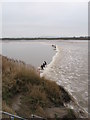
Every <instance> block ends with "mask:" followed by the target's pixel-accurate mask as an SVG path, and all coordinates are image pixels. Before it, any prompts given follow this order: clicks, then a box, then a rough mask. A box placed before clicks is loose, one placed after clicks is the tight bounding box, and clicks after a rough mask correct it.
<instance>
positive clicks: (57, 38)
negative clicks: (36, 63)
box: [0, 36, 90, 40]
mask: <svg viewBox="0 0 90 120" xmlns="http://www.w3.org/2000/svg"><path fill="white" fill-rule="evenodd" d="M0 40H90V36H89V37H55V38H53V37H51V38H48V37H45V38H44V37H43V38H42V37H34V38H0Z"/></svg>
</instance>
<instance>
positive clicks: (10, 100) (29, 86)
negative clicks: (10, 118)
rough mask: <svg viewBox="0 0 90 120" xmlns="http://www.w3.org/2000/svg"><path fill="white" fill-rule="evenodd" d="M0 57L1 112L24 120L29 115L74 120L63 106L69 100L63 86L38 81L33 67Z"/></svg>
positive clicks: (46, 80)
mask: <svg viewBox="0 0 90 120" xmlns="http://www.w3.org/2000/svg"><path fill="white" fill-rule="evenodd" d="M0 57H1V58H2V99H3V102H2V103H3V107H2V108H3V111H6V112H9V113H12V114H16V115H19V116H22V117H25V118H29V117H30V116H31V114H35V115H38V116H41V117H44V118H50V117H54V118H55V117H56V118H58V117H62V118H63V119H64V118H76V114H75V112H74V111H73V110H71V109H69V108H66V107H65V106H64V103H68V102H70V101H71V97H70V96H69V95H68V93H67V92H66V91H65V90H64V89H63V87H61V86H59V85H57V84H56V83H55V82H54V81H50V80H48V79H45V78H44V77H42V78H41V77H40V76H39V75H38V73H37V71H36V69H35V68H34V67H32V66H27V65H26V64H25V63H22V62H18V61H17V62H16V61H15V60H11V59H9V58H7V57H4V56H0ZM3 117H4V116H3Z"/></svg>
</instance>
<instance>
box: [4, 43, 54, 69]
mask: <svg viewBox="0 0 90 120" xmlns="http://www.w3.org/2000/svg"><path fill="white" fill-rule="evenodd" d="M55 53H56V52H55V51H54V50H53V49H52V47H51V45H49V44H46V43H45V42H42V41H18V42H17V41H7V42H6V41H4V42H3V43H2V54H3V55H5V56H8V57H10V58H14V59H18V60H22V61H24V62H26V63H27V64H31V65H33V66H35V67H38V66H40V65H41V64H42V63H43V61H44V60H45V61H47V63H48V64H49V63H50V62H51V60H52V56H53V55H55Z"/></svg>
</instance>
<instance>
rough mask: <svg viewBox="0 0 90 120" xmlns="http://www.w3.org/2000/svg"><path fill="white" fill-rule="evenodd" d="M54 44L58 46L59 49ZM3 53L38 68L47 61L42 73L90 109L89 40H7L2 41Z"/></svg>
mask: <svg viewBox="0 0 90 120" xmlns="http://www.w3.org/2000/svg"><path fill="white" fill-rule="evenodd" d="M52 44H56V45H57V52H55V50H53V48H52V47H51V45H52ZM55 53H56V54H55ZM2 54H3V55H6V56H8V57H10V58H14V59H20V60H23V61H25V62H26V63H27V64H32V65H34V66H36V67H38V66H40V65H41V63H42V62H43V61H44V60H46V61H47V62H48V66H47V68H46V69H45V70H44V72H43V74H42V75H44V76H45V77H48V78H49V79H51V80H54V81H56V82H57V83H58V84H60V85H62V86H64V88H65V89H67V90H68V91H69V92H70V93H71V94H72V96H74V97H75V99H76V101H77V102H78V104H79V105H80V106H81V107H82V108H84V109H85V110H86V111H88V41H85V40H83V41H80V40H77V41H75V40H68V41H66V40H61V41H51V40H50V41H41V40H40V41H19V42H16V41H13V42H10V41H8V42H3V46H2ZM53 56H54V57H53ZM52 57H53V60H52ZM49 63H50V64H49Z"/></svg>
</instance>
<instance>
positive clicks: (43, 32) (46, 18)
mask: <svg viewBox="0 0 90 120" xmlns="http://www.w3.org/2000/svg"><path fill="white" fill-rule="evenodd" d="M2 23H3V24H2V25H3V26H2V28H3V29H2V35H3V37H58V36H59V37H62V36H86V35H88V3H85V2H78V3H76V2H75V3H74V2H68V3H66V2H56V3H55V2H54V3H51V2H45V3H44V2H43V3H41V2H26V3H25V2H24V3H18V2H14V3H9V2H8V3H3V7H2Z"/></svg>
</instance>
